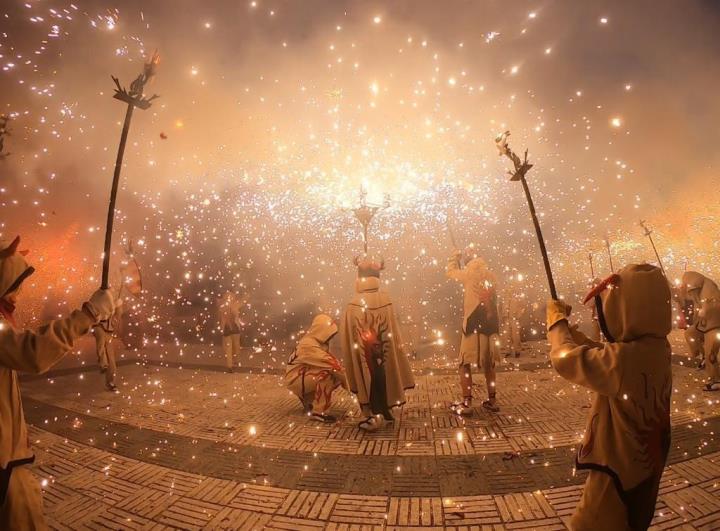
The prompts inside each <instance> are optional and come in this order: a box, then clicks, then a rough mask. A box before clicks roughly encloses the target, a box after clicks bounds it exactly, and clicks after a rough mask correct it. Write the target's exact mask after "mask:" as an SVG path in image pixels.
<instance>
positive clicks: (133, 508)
mask: <svg viewBox="0 0 720 531" xmlns="http://www.w3.org/2000/svg"><path fill="white" fill-rule="evenodd" d="M531 350H532V349H531ZM541 350H542V347H541V346H539V344H538V345H535V352H537V351H541ZM529 352H530V351H528V353H529ZM513 361H515V360H513ZM544 363H545V361H544V358H543V355H542V352H539V354H538V357H536V358H531V357H529V356H527V355H524V356H523V357H522V358H520V359H519V360H517V365H515V364H506V365H505V366H504V367H503V369H504V370H503V372H501V373H500V374H499V377H498V388H499V398H500V405H501V408H502V409H501V412H500V413H499V414H488V413H485V412H483V411H480V410H478V411H477V412H476V414H475V415H473V416H472V417H469V418H466V419H459V418H457V417H455V416H454V415H452V414H450V413H449V412H448V410H447V405H448V404H449V403H450V401H452V400H453V399H454V398H455V393H456V391H457V388H456V379H455V377H454V375H452V374H450V371H449V370H447V369H445V368H441V369H429V368H428V367H427V366H428V362H427V361H418V362H416V367H417V371H416V372H417V384H418V385H417V388H416V389H415V390H413V391H411V392H410V393H409V395H408V403H407V404H406V405H405V407H404V408H403V410H402V411H401V412H400V413H399V414H398V416H397V419H396V421H395V423H394V424H393V425H391V426H388V427H386V428H385V429H383V430H381V431H379V432H376V433H373V434H367V433H364V432H361V431H360V430H358V429H357V427H356V423H357V420H358V419H357V416H358V413H357V408H356V406H355V404H354V402H353V400H352V397H350V396H349V395H347V394H344V393H343V394H341V395H339V396H338V401H337V404H336V406H335V407H334V408H333V413H334V414H336V415H337V416H338V417H339V421H338V422H337V423H336V424H334V425H329V426H326V425H317V424H315V423H312V421H309V420H308V419H307V418H306V417H304V416H303V415H302V414H301V412H300V408H299V403H298V402H297V400H296V399H295V398H294V397H292V396H290V395H288V393H287V392H286V391H285V390H284V389H283V388H282V387H281V385H279V383H280V380H279V378H278V375H277V374H273V373H276V372H277V371H276V370H273V368H272V367H271V368H266V369H258V370H253V369H249V368H245V369H244V371H246V372H236V373H235V374H226V373H223V372H220V371H218V370H216V369H217V368H216V367H213V366H192V365H191V364H187V363H185V364H184V366H183V368H182V369H179V368H176V367H175V366H171V367H162V366H158V364H156V363H153V364H146V365H139V364H134V363H131V364H129V365H124V366H122V367H121V369H120V371H121V375H122V381H121V385H120V390H121V392H120V393H119V394H117V395H114V394H110V393H107V392H105V391H104V390H103V386H102V378H101V377H100V375H99V374H97V373H96V372H94V371H92V372H73V371H69V373H68V374H65V375H55V376H51V377H50V379H49V380H48V379H33V380H28V381H25V382H24V383H23V394H24V399H25V408H26V416H27V417H28V420H29V421H30V422H31V423H32V424H33V425H34V427H33V428H32V431H31V438H32V440H33V444H34V446H35V448H36V451H37V455H38V461H37V464H36V466H35V468H34V470H35V472H36V473H37V474H38V475H39V476H40V477H41V478H42V479H43V480H44V483H45V487H44V488H45V503H46V512H47V515H48V519H49V522H50V524H51V525H52V527H54V528H57V529H134V528H138V529H166V528H171V529H174V528H180V529H202V528H207V529H222V528H226V529H253V528H257V529H260V528H277V529H304V528H308V529H316V528H327V529H341V528H342V529H350V528H353V529H354V528H358V529H359V528H371V527H376V528H406V529H407V528H412V527H424V528H432V527H435V528H442V527H444V526H445V527H448V528H464V529H469V528H478V526H479V527H482V526H488V527H487V528H488V529H521V528H523V529H525V528H527V529H530V528H535V529H566V523H567V517H568V516H569V515H570V514H571V513H572V510H573V508H574V506H575V504H576V502H577V500H578V497H579V495H580V492H581V488H582V485H581V483H582V481H583V480H584V476H583V475H582V474H575V472H574V469H573V462H574V452H575V445H576V443H577V441H578V440H579V438H580V436H581V433H582V430H583V426H584V420H585V415H586V413H587V407H588V405H589V400H590V396H589V394H588V393H587V392H586V391H585V390H583V389H580V388H577V387H575V386H572V385H569V384H567V383H565V382H564V381H562V380H560V379H559V378H558V377H557V376H556V375H555V374H554V373H553V371H552V370H551V369H549V368H546V367H545V366H544ZM171 365H172V364H171ZM686 365H687V363H686ZM435 366H438V364H437V363H436V364H435ZM251 370H252V372H249V371H251ZM701 378H702V374H701V373H699V372H698V371H696V370H695V369H692V368H688V367H686V366H681V365H679V364H676V365H675V367H674V388H675V392H674V393H673V448H672V452H671V456H670V462H671V465H670V466H669V467H668V468H667V470H666V474H665V477H664V480H663V486H662V491H661V496H660V501H659V503H658V507H657V513H656V519H655V522H654V523H655V525H656V526H657V527H658V528H671V527H676V526H684V528H685V529H720V437H718V433H719V432H720V400H719V399H720V397H718V395H712V394H707V393H702V392H701V391H699V388H700V380H701ZM477 383H478V384H479V385H478V386H476V389H475V393H476V394H477V397H478V400H477V403H479V402H480V400H481V399H482V397H483V395H484V385H483V382H482V378H481V377H478V378H477Z"/></svg>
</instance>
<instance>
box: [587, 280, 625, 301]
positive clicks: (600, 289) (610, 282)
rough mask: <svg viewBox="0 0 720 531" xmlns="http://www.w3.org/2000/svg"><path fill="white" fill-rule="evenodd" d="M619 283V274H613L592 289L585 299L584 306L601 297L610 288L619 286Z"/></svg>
mask: <svg viewBox="0 0 720 531" xmlns="http://www.w3.org/2000/svg"><path fill="white" fill-rule="evenodd" d="M619 283H620V275H618V274H617V273H613V274H612V275H610V276H609V277H607V278H605V280H603V281H602V282H600V283H599V284H598V285H597V286H595V287H594V288H593V289H591V290H590V291H589V292H588V294H587V295H585V298H584V299H583V304H585V303H587V302H588V301H589V300H590V299H593V298H595V296H596V295H600V294H601V293H602V292H603V291H605V290H606V289H607V287H608V286H610V285H613V286H617V285H618V284H619Z"/></svg>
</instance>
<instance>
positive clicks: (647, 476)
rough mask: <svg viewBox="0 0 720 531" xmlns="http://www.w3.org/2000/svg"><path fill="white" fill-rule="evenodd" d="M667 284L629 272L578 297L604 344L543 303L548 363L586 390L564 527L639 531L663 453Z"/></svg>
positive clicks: (640, 268)
mask: <svg viewBox="0 0 720 531" xmlns="http://www.w3.org/2000/svg"><path fill="white" fill-rule="evenodd" d="M671 298H672V296H671V293H670V286H669V284H668V282H667V279H666V278H665V275H663V273H662V272H661V271H660V269H659V268H657V267H655V266H652V265H649V264H640V265H629V266H626V267H625V268H623V269H621V270H620V271H619V272H618V273H617V274H613V275H611V276H609V277H608V278H606V279H605V280H603V281H602V282H601V283H600V284H599V285H598V286H597V287H595V288H594V289H593V290H592V291H591V292H590V293H589V294H588V295H587V297H585V300H584V301H583V303H586V302H587V301H589V300H594V301H595V303H596V305H597V314H598V321H599V324H600V327H601V328H602V332H603V335H604V336H605V338H606V339H607V342H606V343H599V342H596V341H592V340H590V339H589V338H588V337H587V336H585V335H584V334H582V333H580V332H578V330H577V327H576V326H570V325H569V323H568V317H569V315H570V306H569V305H568V304H566V303H565V302H563V301H559V300H550V301H549V302H548V304H547V328H548V339H549V341H550V362H551V363H552V366H553V368H554V369H555V370H556V371H557V372H558V374H559V375H560V376H562V377H563V378H565V379H566V380H568V381H570V382H572V383H573V384H576V385H581V386H583V387H586V388H588V389H590V390H591V391H594V396H593V402H592V408H591V410H590V413H589V415H588V420H587V426H586V428H585V434H584V436H583V441H582V444H581V446H580V449H579V450H578V453H577V456H576V468H577V469H578V470H589V471H590V472H589V474H588V477H587V480H586V482H585V489H584V491H583V494H582V497H581V498H580V502H579V503H578V505H577V507H576V509H575V513H574V514H573V516H572V519H571V521H570V528H571V529H573V530H575V531H585V530H595V529H612V530H620V531H621V530H633V531H634V530H644V529H647V528H648V527H649V525H650V522H651V521H652V518H653V515H654V513H655V503H656V501H657V496H658V490H659V487H660V478H661V477H662V474H663V469H664V468H665V463H666V461H667V457H668V453H669V451H670V396H671V394H672V365H671V360H670V358H671V354H672V352H671V348H670V343H669V342H668V340H667V335H668V334H669V333H670V331H671V329H672V309H671Z"/></svg>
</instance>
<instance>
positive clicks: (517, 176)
mask: <svg viewBox="0 0 720 531" xmlns="http://www.w3.org/2000/svg"><path fill="white" fill-rule="evenodd" d="M509 136H510V131H505V132H504V133H503V134H501V135H500V136H498V137H497V138H495V145H496V146H497V148H498V151H499V152H500V155H505V156H506V157H507V158H509V159H510V160H511V161H512V162H513V166H514V167H515V171H514V172H512V171H511V172H509V173H510V175H512V178H511V179H510V180H511V181H520V182H521V183H522V187H523V190H524V191H525V199H526V200H527V204H528V208H529V209H530V216H531V217H532V221H533V225H534V226H535V234H536V235H537V240H538V245H539V246H540V252H541V253H542V258H543V264H544V265H545V275H546V276H547V280H548V285H549V287H550V296H551V297H552V298H553V299H557V298H558V297H557V290H556V289H555V280H554V279H553V274H552V269H551V268H550V259H549V258H548V253H547V248H546V247H545V239H544V238H543V235H542V229H541V228H540V221H538V217H537V213H536V212H535V203H533V200H532V196H531V195H530V188H529V187H528V183H527V180H526V179H525V174H526V173H527V172H528V171H529V170H530V168H532V167H533V165H532V164H530V163H529V162H528V160H527V151H525V158H524V160H520V157H518V156H517V155H516V154H515V153H514V152H513V151H512V150H511V149H510V146H508V141H507V140H508V137H509Z"/></svg>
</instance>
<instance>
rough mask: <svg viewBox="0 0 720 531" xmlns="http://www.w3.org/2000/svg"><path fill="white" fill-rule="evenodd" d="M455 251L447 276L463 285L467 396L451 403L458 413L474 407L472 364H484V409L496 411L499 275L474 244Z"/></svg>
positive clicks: (463, 359) (463, 377)
mask: <svg viewBox="0 0 720 531" xmlns="http://www.w3.org/2000/svg"><path fill="white" fill-rule="evenodd" d="M464 254H465V256H464V261H465V268H462V266H461V262H462V260H463V252H462V251H455V252H454V253H453V254H452V256H451V257H450V259H449V261H448V264H447V276H448V277H449V278H451V279H453V280H456V281H458V282H460V283H462V285H463V291H464V295H463V309H464V311H463V323H462V340H461V341H460V363H459V373H460V387H461V390H462V394H463V398H462V400H461V401H459V402H454V403H453V404H451V405H450V409H451V410H452V411H453V412H455V413H457V414H458V415H470V414H472V412H473V407H472V399H473V396H472V366H473V365H475V366H476V367H481V368H482V370H483V372H484V374H485V384H486V386H487V394H488V398H487V400H485V401H483V403H482V406H483V408H484V409H486V410H488V411H491V412H493V413H496V412H498V411H500V407H499V406H498V404H497V387H496V376H495V365H496V363H497V361H498V360H499V359H500V325H499V318H498V310H497V293H496V285H495V277H494V275H493V274H492V273H491V272H490V270H489V269H488V267H487V265H486V264H485V261H484V260H483V259H482V258H480V257H479V256H478V255H477V253H476V252H475V249H474V247H468V248H467V249H466V250H465V253H464Z"/></svg>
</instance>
